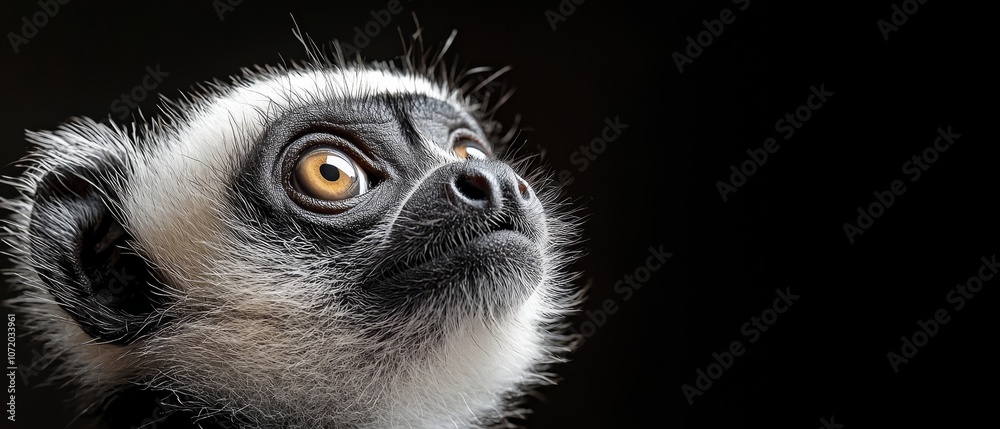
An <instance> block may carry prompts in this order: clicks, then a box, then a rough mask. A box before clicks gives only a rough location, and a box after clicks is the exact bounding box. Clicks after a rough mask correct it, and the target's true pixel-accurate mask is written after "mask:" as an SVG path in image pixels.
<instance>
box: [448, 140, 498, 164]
mask: <svg viewBox="0 0 1000 429" xmlns="http://www.w3.org/2000/svg"><path fill="white" fill-rule="evenodd" d="M454 147H455V153H456V154H458V156H460V157H462V158H465V159H491V158H493V152H490V150H489V148H487V147H486V145H484V144H482V143H479V142H478V141H476V140H473V139H471V138H469V137H459V138H458V139H456V140H455V146H454Z"/></svg>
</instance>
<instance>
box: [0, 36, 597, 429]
mask: <svg viewBox="0 0 1000 429" xmlns="http://www.w3.org/2000/svg"><path fill="white" fill-rule="evenodd" d="M317 52H318V51H315V50H311V55H310V58H311V61H309V62H308V63H304V64H300V65H295V66H288V67H265V68H256V69H255V70H253V71H244V73H243V75H242V76H240V77H235V78H232V80H231V82H230V83H227V84H221V83H213V84H211V85H209V89H202V90H199V92H198V93H197V94H191V95H188V96H185V97H184V101H183V102H168V101H165V102H164V104H163V107H162V112H163V113H162V115H161V116H160V117H159V118H156V119H153V120H151V121H147V122H145V123H142V124H138V125H136V124H133V125H131V126H123V125H117V124H114V123H98V122H95V121H92V120H89V119H86V118H78V119H73V120H71V121H70V122H68V123H65V124H63V125H60V126H59V127H58V128H56V129H55V131H51V132H29V133H28V134H27V138H28V140H30V142H31V143H33V144H34V145H35V148H36V149H35V152H33V153H32V154H31V155H29V156H28V157H26V158H25V160H24V162H23V163H22V166H23V172H22V173H21V174H20V175H18V176H17V177H13V178H9V179H8V181H9V182H10V183H13V184H14V185H15V186H16V188H17V189H18V190H19V193H20V196H19V197H17V198H15V199H12V200H9V201H5V202H4V205H5V206H6V207H7V208H8V209H9V210H11V211H12V213H13V214H12V216H11V218H10V220H9V225H8V227H9V231H8V232H7V236H6V240H7V242H8V243H9V244H10V245H11V248H12V249H11V250H10V252H11V253H12V255H13V256H12V259H13V265H14V269H13V270H12V271H11V273H10V274H11V276H10V281H11V283H12V285H13V286H14V287H15V288H16V289H17V290H18V291H19V292H18V293H19V295H18V296H17V298H15V299H14V300H13V301H12V302H11V304H12V305H13V306H14V307H15V309H16V311H17V312H19V313H20V314H21V315H22V320H24V321H25V323H26V324H27V326H26V327H27V328H28V329H29V330H30V333H28V334H27V336H30V337H33V338H35V339H38V340H40V341H43V342H45V343H47V350H49V351H50V352H52V353H56V354H58V355H59V356H60V359H59V363H58V365H59V368H60V369H59V373H58V377H59V379H64V380H68V381H70V382H71V384H72V385H73V386H76V387H77V389H79V393H78V395H77V397H78V398H79V403H80V406H81V409H82V410H84V414H86V415H90V414H93V413H100V412H106V414H108V416H106V417H105V420H106V421H107V422H109V423H111V424H112V425H122V426H128V425H131V424H135V422H134V421H130V420H128V418H127V417H122V416H123V415H125V414H128V413H126V412H125V411H123V410H126V409H128V408H129V407H124V406H122V405H120V404H122V403H128V401H130V400H131V399H129V398H139V397H145V396H143V395H146V396H149V395H150V393H151V392H165V393H166V395H165V396H158V397H157V399H159V400H161V401H162V404H161V407H162V409H161V410H159V412H155V413H154V411H155V410H153V409H152V407H149V408H145V409H140V410H139V411H134V412H137V413H139V414H138V418H137V419H136V421H138V420H140V419H142V418H148V417H149V416H150V413H153V414H154V415H157V416H161V417H163V416H170V421H171V422H174V423H183V424H187V425H194V427H199V425H200V426H201V427H240V426H246V427H380V428H381V427H386V428H388V427H413V428H437V427H480V426H489V425H493V424H502V423H504V421H505V420H504V419H505V418H506V417H508V416H509V415H511V413H513V412H516V411H517V410H516V408H517V407H516V399H517V398H518V397H519V396H520V394H521V393H522V392H523V391H524V389H526V388H530V387H532V386H534V385H536V384H538V383H542V382H546V381H547V380H548V379H547V378H546V376H545V375H544V374H545V373H544V372H543V371H544V370H545V369H546V368H547V366H548V365H549V364H551V363H553V362H555V361H556V360H558V359H560V358H561V357H562V356H563V354H564V352H565V351H566V350H567V346H568V342H567V341H566V340H567V337H566V336H565V335H564V334H563V331H562V327H563V326H562V320H563V317H564V316H565V314H566V313H567V312H568V311H571V310H572V309H573V308H574V305H575V302H576V296H577V294H576V293H575V292H573V290H572V289H571V287H570V286H569V285H568V280H569V279H568V276H567V274H566V273H565V265H566V263H567V262H568V260H569V257H570V254H571V251H570V250H567V249H568V247H567V246H568V245H569V244H571V242H572V241H573V240H575V236H574V232H573V229H574V223H575V222H574V221H573V220H572V219H571V218H570V217H569V216H568V215H566V214H565V213H561V210H562V209H561V208H560V206H561V205H560V204H558V203H557V202H556V197H555V190H553V189H552V185H551V181H548V180H546V179H545V177H544V176H543V175H542V174H540V173H533V174H531V175H528V174H527V172H526V171H522V170H525V169H526V167H525V164H524V163H517V162H512V161H511V160H506V159H504V157H503V156H498V155H497V154H498V153H502V152H501V148H499V147H498V146H497V144H498V143H499V142H500V141H501V140H502V137H501V131H500V128H499V127H498V126H497V124H496V123H494V121H493V120H492V119H490V115H489V114H487V110H488V108H489V107H490V104H489V103H484V101H483V99H482V97H480V96H477V95H476V93H475V91H472V90H470V88H471V87H473V86H480V87H481V86H483V85H481V84H480V85H475V82H473V83H472V84H468V79H466V80H465V83H463V82H462V79H461V76H459V75H457V74H456V73H453V72H446V71H445V70H446V69H445V67H444V65H443V64H441V63H440V60H439V59H440V57H439V56H437V57H436V56H421V55H415V56H414V55H411V56H409V57H406V58H404V59H403V60H402V61H400V62H396V63H367V64H365V63H361V62H353V61H351V62H348V61H344V60H342V59H341V60H332V61H331V60H328V59H326V57H325V56H323V55H318V54H317ZM412 58H417V60H413V59H412ZM419 58H430V59H431V61H429V62H421V61H419ZM480 83H482V82H480ZM116 404H117V405H116ZM177 416H181V417H177Z"/></svg>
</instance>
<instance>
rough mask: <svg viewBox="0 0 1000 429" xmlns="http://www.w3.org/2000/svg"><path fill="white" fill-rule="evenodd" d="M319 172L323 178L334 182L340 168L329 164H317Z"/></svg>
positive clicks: (338, 175)
mask: <svg viewBox="0 0 1000 429" xmlns="http://www.w3.org/2000/svg"><path fill="white" fill-rule="evenodd" d="M319 174H322V175H323V178H324V179H326V180H328V181H330V182H336V181H337V180H339V179H340V169H339V168H337V167H334V166H332V165H330V164H323V165H321V166H319Z"/></svg>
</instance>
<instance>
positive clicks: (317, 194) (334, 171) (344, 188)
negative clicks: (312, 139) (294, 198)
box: [292, 146, 368, 201]
mask: <svg viewBox="0 0 1000 429" xmlns="http://www.w3.org/2000/svg"><path fill="white" fill-rule="evenodd" d="M292 177H293V178H294V181H295V186H296V187H297V188H298V189H299V190H301V191H302V192H303V193H305V194H306V195H308V196H310V197H313V198H315V199H317V200H322V201H340V200H345V199H348V198H351V197H356V196H358V195H361V194H363V193H365V192H367V191H368V177H367V176H366V175H365V172H364V170H363V169H362V168H361V166H360V165H358V163H357V162H356V161H355V160H354V159H353V158H351V157H350V156H348V155H347V154H345V153H344V152H341V151H339V150H337V149H334V148H332V147H328V146H320V147H317V148H315V149H312V150H309V151H308V152H306V153H304V154H302V156H300V157H299V159H298V161H296V163H295V171H294V172H293V174H292Z"/></svg>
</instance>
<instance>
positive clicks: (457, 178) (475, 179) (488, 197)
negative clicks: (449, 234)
mask: <svg viewBox="0 0 1000 429" xmlns="http://www.w3.org/2000/svg"><path fill="white" fill-rule="evenodd" d="M468 164H473V163H472V162H469V163H468ZM495 170H499V171H495ZM446 189H447V193H448V197H449V200H450V201H451V203H452V204H454V205H455V206H457V207H460V208H471V209H476V210H486V209H502V208H503V205H504V203H505V201H509V202H510V203H513V204H524V203H528V202H530V201H531V200H532V199H533V198H534V194H533V192H532V190H531V187H530V186H528V183H527V182H525V181H524V179H522V178H521V177H520V176H518V175H517V174H515V173H514V171H513V170H511V169H510V167H508V166H506V165H497V166H494V165H489V166H487V165H467V166H466V168H462V169H460V170H458V171H457V172H455V174H454V175H453V176H452V180H451V182H450V183H448V186H447V187H446Z"/></svg>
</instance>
